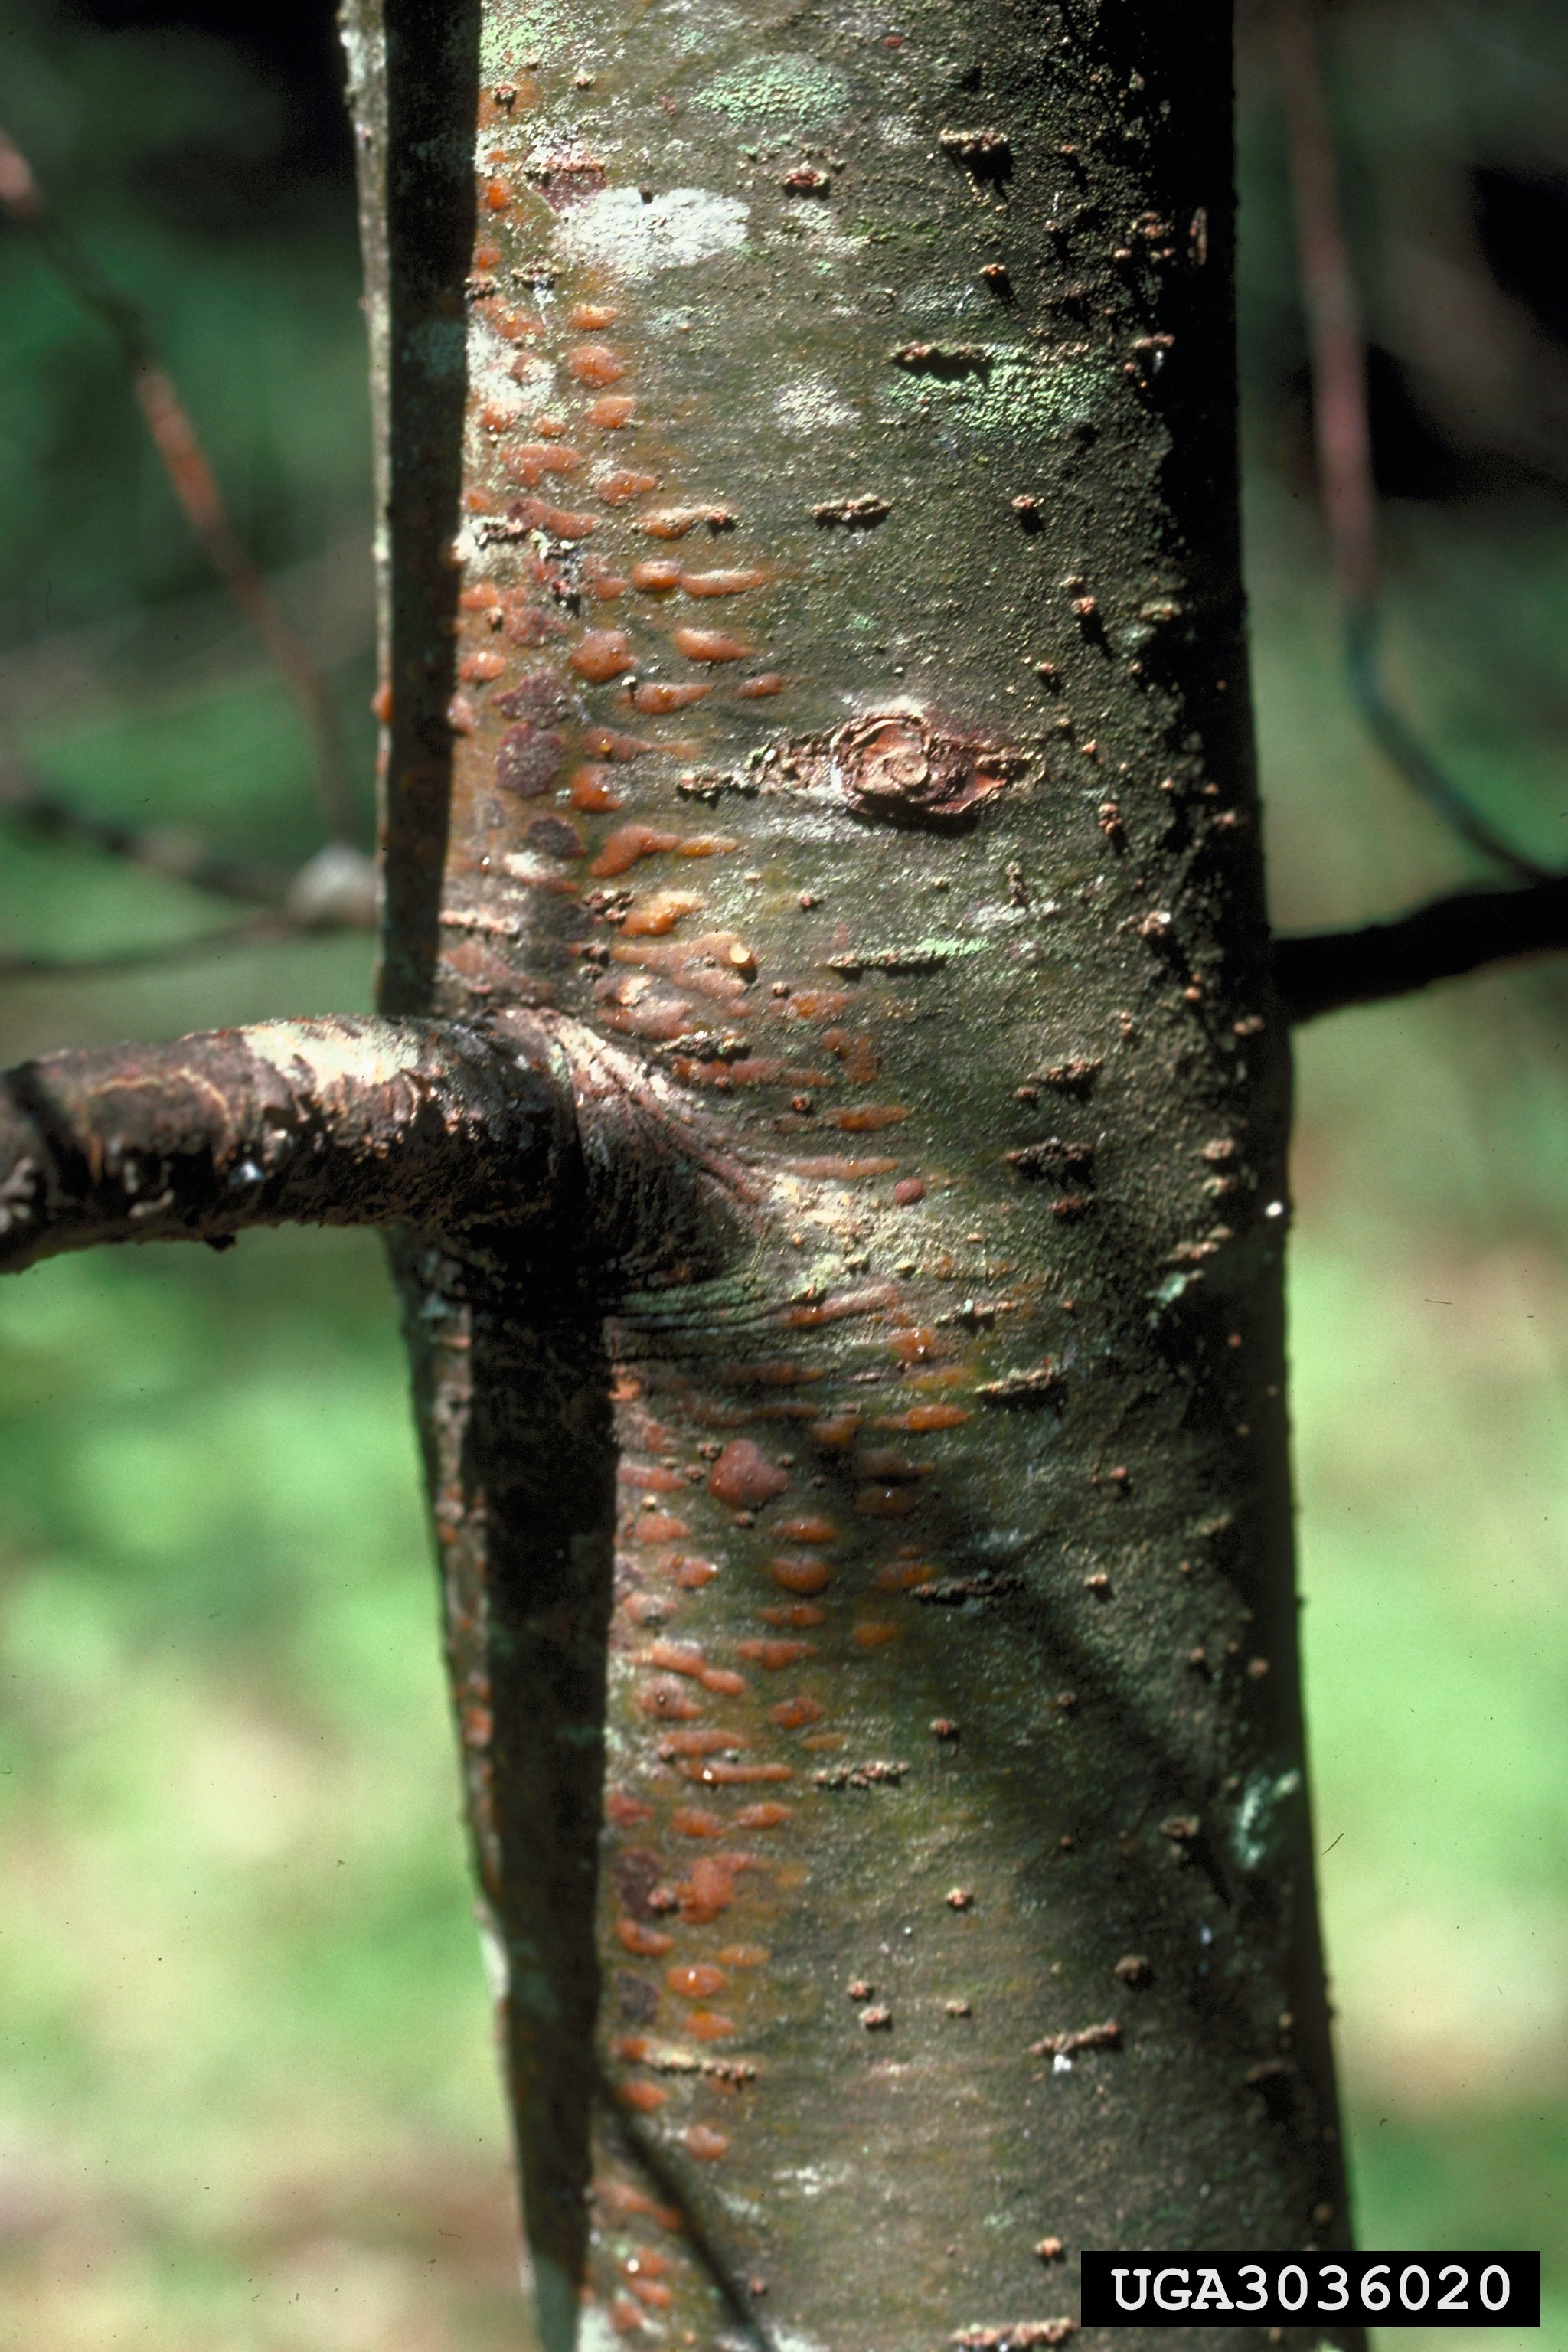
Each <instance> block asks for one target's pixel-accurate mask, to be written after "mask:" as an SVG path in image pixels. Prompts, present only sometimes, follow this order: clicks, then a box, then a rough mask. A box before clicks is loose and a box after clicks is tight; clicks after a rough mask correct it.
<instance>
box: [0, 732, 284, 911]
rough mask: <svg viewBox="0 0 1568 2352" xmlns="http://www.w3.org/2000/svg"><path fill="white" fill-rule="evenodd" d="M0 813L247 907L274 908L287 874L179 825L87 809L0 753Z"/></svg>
mask: <svg viewBox="0 0 1568 2352" xmlns="http://www.w3.org/2000/svg"><path fill="white" fill-rule="evenodd" d="M0 812H3V813H4V814H5V815H6V816H8V817H11V818H13V819H15V821H16V823H17V824H21V825H24V826H26V830H27V831H28V832H29V833H32V834H36V835H37V836H38V838H39V839H40V840H43V841H50V842H62V843H65V844H67V845H69V846H70V847H72V848H79V849H96V850H99V851H100V852H101V853H102V854H103V855H104V856H109V857H119V858H123V859H125V860H126V861H127V863H129V864H130V865H132V866H146V867H148V868H150V869H151V870H152V871H153V873H156V874H167V875H169V876H171V877H173V879H174V880H175V881H177V882H188V883H189V884H191V885H192V887H194V888H195V889H198V890H205V891H207V892H208V893H210V895H211V896H212V897H214V898H238V899H240V900H242V901H243V902H245V903H246V904H247V905H250V906H258V907H279V906H281V905H282V903H283V901H284V899H285V898H287V897H288V894H289V882H290V879H291V877H290V874H289V868H288V867H287V866H274V865H261V864H259V863H255V862H250V861H247V860H243V859H240V858H235V857H226V856H224V855H223V854H222V852H221V851H217V850H214V849H211V848H209V847H208V846H207V845H206V843H205V842H204V841H203V840H201V838H200V837H199V835H195V834H192V833H188V832H186V831H185V830H184V828H183V827H179V826H154V827H150V828H148V829H147V830H145V831H142V830H141V829H139V828H138V827H136V826H134V825H129V824H122V823H121V822H120V820H119V819H118V818H114V817H103V816H97V815H95V814H93V813H92V812H91V811H90V810H88V809H82V808H79V807H77V806H76V804H75V803H73V802H71V801H68V800H63V799H62V798H61V797H60V795H59V794H58V793H57V792H55V791H54V790H53V789H52V788H51V787H50V786H49V785H47V784H45V783H43V782H40V781H39V780H38V778H37V777H36V776H33V775H30V774H29V773H28V772H27V771H26V769H25V768H23V767H20V766H18V765H16V763H15V762H14V761H10V760H7V759H6V758H5V756H4V755H3V754H0Z"/></svg>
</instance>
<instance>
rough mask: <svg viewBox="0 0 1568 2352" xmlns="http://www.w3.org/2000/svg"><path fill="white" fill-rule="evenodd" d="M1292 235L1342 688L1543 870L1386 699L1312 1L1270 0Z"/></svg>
mask: <svg viewBox="0 0 1568 2352" xmlns="http://www.w3.org/2000/svg"><path fill="white" fill-rule="evenodd" d="M1274 25H1275V34H1276V37H1277V40H1278V44H1279V76H1280V86H1281V90H1282V94H1283V98H1284V102H1285V117H1286V123H1287V128H1288V131H1289V154H1290V180H1291V187H1292V192H1293V194H1294V199H1295V212H1296V242H1297V250H1298V253H1299V256H1300V270H1301V291H1302V297H1303V299H1304V302H1305V305H1306V311H1307V325H1308V332H1309V340H1310V352H1311V373H1312V429H1313V436H1314V438H1315V440H1316V443H1317V452H1318V478H1319V482H1320V486H1321V493H1322V500H1323V520H1324V523H1325V525H1326V527H1327V530H1328V535H1329V543H1330V547H1331V551H1332V555H1333V565H1334V578H1335V583H1336V585H1337V587H1338V590H1339V595H1340V604H1341V610H1342V615H1343V622H1344V633H1345V657H1346V665H1347V668H1348V670H1349V675H1350V684H1351V690H1352V694H1353V696H1354V698H1355V700H1356V703H1357V706H1358V707H1359V709H1360V710H1361V713H1362V717H1363V719H1364V721H1365V723H1366V726H1367V729H1368V731H1369V732H1370V733H1371V735H1372V738H1373V741H1374V742H1375V743H1376V745H1377V747H1378V749H1379V751H1382V753H1383V755H1384V758H1385V759H1386V760H1387V761H1388V762H1389V764H1390V766H1391V767H1392V768H1393V769H1394V772H1396V774H1398V775H1399V776H1401V777H1402V778H1403V779H1404V781H1405V783H1406V784H1408V785H1409V787H1410V788H1411V790H1412V791H1413V792H1415V793H1418V794H1419V796H1420V797H1421V799H1423V800H1424V801H1425V802H1426V804H1427V806H1428V807H1429V808H1432V809H1435V810H1436V813H1437V814H1438V815H1439V816H1441V817H1442V819H1443V820H1444V822H1445V824H1447V825H1448V826H1449V827H1450V828H1451V829H1452V830H1453V831H1454V832H1455V833H1457V834H1458V835H1461V836H1462V838H1463V839H1464V840H1466V841H1468V843H1469V845H1470V846H1471V848H1472V849H1475V850H1479V852H1480V854H1481V856H1484V857H1489V858H1491V859H1492V860H1493V861H1494V862H1495V863H1496V864H1497V865H1500V866H1506V867H1507V868H1508V869H1509V871H1510V873H1513V874H1516V875H1519V876H1521V877H1522V878H1524V879H1525V880H1527V881H1537V880H1539V879H1540V878H1541V877H1542V875H1543V873H1544V871H1545V869H1544V868H1543V867H1542V866H1538V865H1537V864H1536V863H1535V862H1534V860H1533V859H1531V858H1529V857H1526V856H1524V855H1523V854H1522V853H1521V851H1519V850H1517V849H1515V848H1514V847H1513V846H1512V845H1511V843H1510V842H1508V841H1505V840H1504V838H1503V836H1502V835H1500V833H1498V832H1496V831H1495V830H1494V828H1493V827H1492V825H1491V824H1489V822H1488V820H1487V819H1486V818H1485V817H1483V816H1481V815H1480V814H1478V812H1477V811H1476V810H1475V809H1473V808H1472V807H1471V805H1470V803H1469V801H1468V798H1467V797H1466V795H1465V793H1462V792H1461V791H1460V790H1459V788H1458V785H1457V784H1455V783H1454V782H1453V781H1452V780H1451V779H1450V778H1449V777H1448V776H1447V774H1446V773H1445V772H1444V771H1443V769H1442V768H1441V767H1439V765H1438V764H1437V762H1436V760H1434V758H1433V757H1432V754H1431V753H1430V752H1429V751H1427V749H1426V745H1425V744H1424V743H1423V742H1422V740H1421V739H1420V737H1419V735H1418V734H1417V733H1416V731H1415V729H1414V728H1413V727H1412V726H1411V725H1410V723H1409V721H1408V720H1407V719H1405V716H1404V715H1403V713H1402V712H1401V711H1400V710H1399V709H1397V707H1396V706H1395V704H1394V699H1393V697H1392V696H1391V695H1390V693H1389V690H1388V687H1387V684H1386V682H1385V680H1384V676H1383V671H1382V667H1381V664H1380V661H1379V657H1378V612H1377V604H1378V588H1379V567H1378V555H1377V492H1376V487H1375V483H1374V479H1373V463H1372V432H1371V427H1370V424H1369V421H1368V415H1367V388H1366V345H1365V339H1364V337H1363V331H1362V323H1361V314H1360V306H1359V304H1358V303H1357V300H1356V292H1355V278H1354V274H1353V272H1352V268H1351V258H1350V248H1349V246H1348V244H1347V242H1346V237H1345V227H1344V218H1343V215H1342V210H1341V206H1340V190H1339V177H1338V173H1337V171H1336V168H1335V163H1334V142H1333V131H1332V128H1331V123H1330V120H1329V107H1328V99H1327V95H1326V92H1325V90H1324V87H1323V65H1322V55H1321V47H1320V45H1319V36H1318V16H1317V6H1316V0H1277V5H1276V7H1275V11H1274Z"/></svg>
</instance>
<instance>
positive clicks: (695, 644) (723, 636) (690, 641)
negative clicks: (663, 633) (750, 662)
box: [669, 624, 751, 662]
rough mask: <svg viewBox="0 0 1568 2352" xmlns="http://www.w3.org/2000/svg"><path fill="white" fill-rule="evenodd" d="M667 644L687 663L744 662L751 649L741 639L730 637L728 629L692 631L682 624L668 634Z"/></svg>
mask: <svg viewBox="0 0 1568 2352" xmlns="http://www.w3.org/2000/svg"><path fill="white" fill-rule="evenodd" d="M669 642H670V644H671V645H672V646H674V647H675V650H676V652H677V653H678V654H684V655H685V656H686V658H687V660H688V661H695V662H732V661H744V659H745V658H746V656H747V655H748V654H749V653H750V651H751V647H750V646H748V645H747V644H746V643H745V641H744V639H743V638H742V637H735V636H731V634H730V632H729V630H728V629H692V628H688V627H687V626H686V625H684V624H682V625H681V626H680V627H679V628H676V629H672V630H671V631H670V633H669Z"/></svg>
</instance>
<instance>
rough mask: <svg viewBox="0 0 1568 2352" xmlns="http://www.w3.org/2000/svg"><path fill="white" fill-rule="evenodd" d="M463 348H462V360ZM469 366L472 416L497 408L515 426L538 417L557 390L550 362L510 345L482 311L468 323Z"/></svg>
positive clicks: (469, 393) (519, 347) (474, 315)
mask: <svg viewBox="0 0 1568 2352" xmlns="http://www.w3.org/2000/svg"><path fill="white" fill-rule="evenodd" d="M461 348H462V347H461V345H460V344H459V346H458V350H459V356H460V354H461ZM554 388H555V370H554V368H553V367H552V365H551V363H550V362H549V361H548V360H542V359H541V358H540V357H539V356H538V354H537V353H536V352H529V351H524V350H523V349H522V348H521V345H520V344H517V343H513V342H509V341H507V339H506V337H505V336H504V335H500V334H498V333H497V332H496V331H495V329H494V328H493V327H492V326H491V325H490V323H489V320H488V319H486V318H485V317H484V316H483V315H482V314H481V313H480V312H479V311H475V312H474V313H473V314H472V316H471V317H470V318H469V320H468V405H469V410H470V414H472V413H473V412H475V411H476V410H478V409H479V408H494V409H496V410H498V411H500V412H502V413H503V414H504V415H507V416H508V417H509V418H510V421H511V422H512V423H513V424H516V423H518V422H519V421H520V420H521V418H523V417H525V416H537V415H538V414H539V412H540V410H541V409H542V408H543V407H544V406H545V405H546V404H547V403H548V401H549V399H550V395H551V394H552V392H553V390H554Z"/></svg>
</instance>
